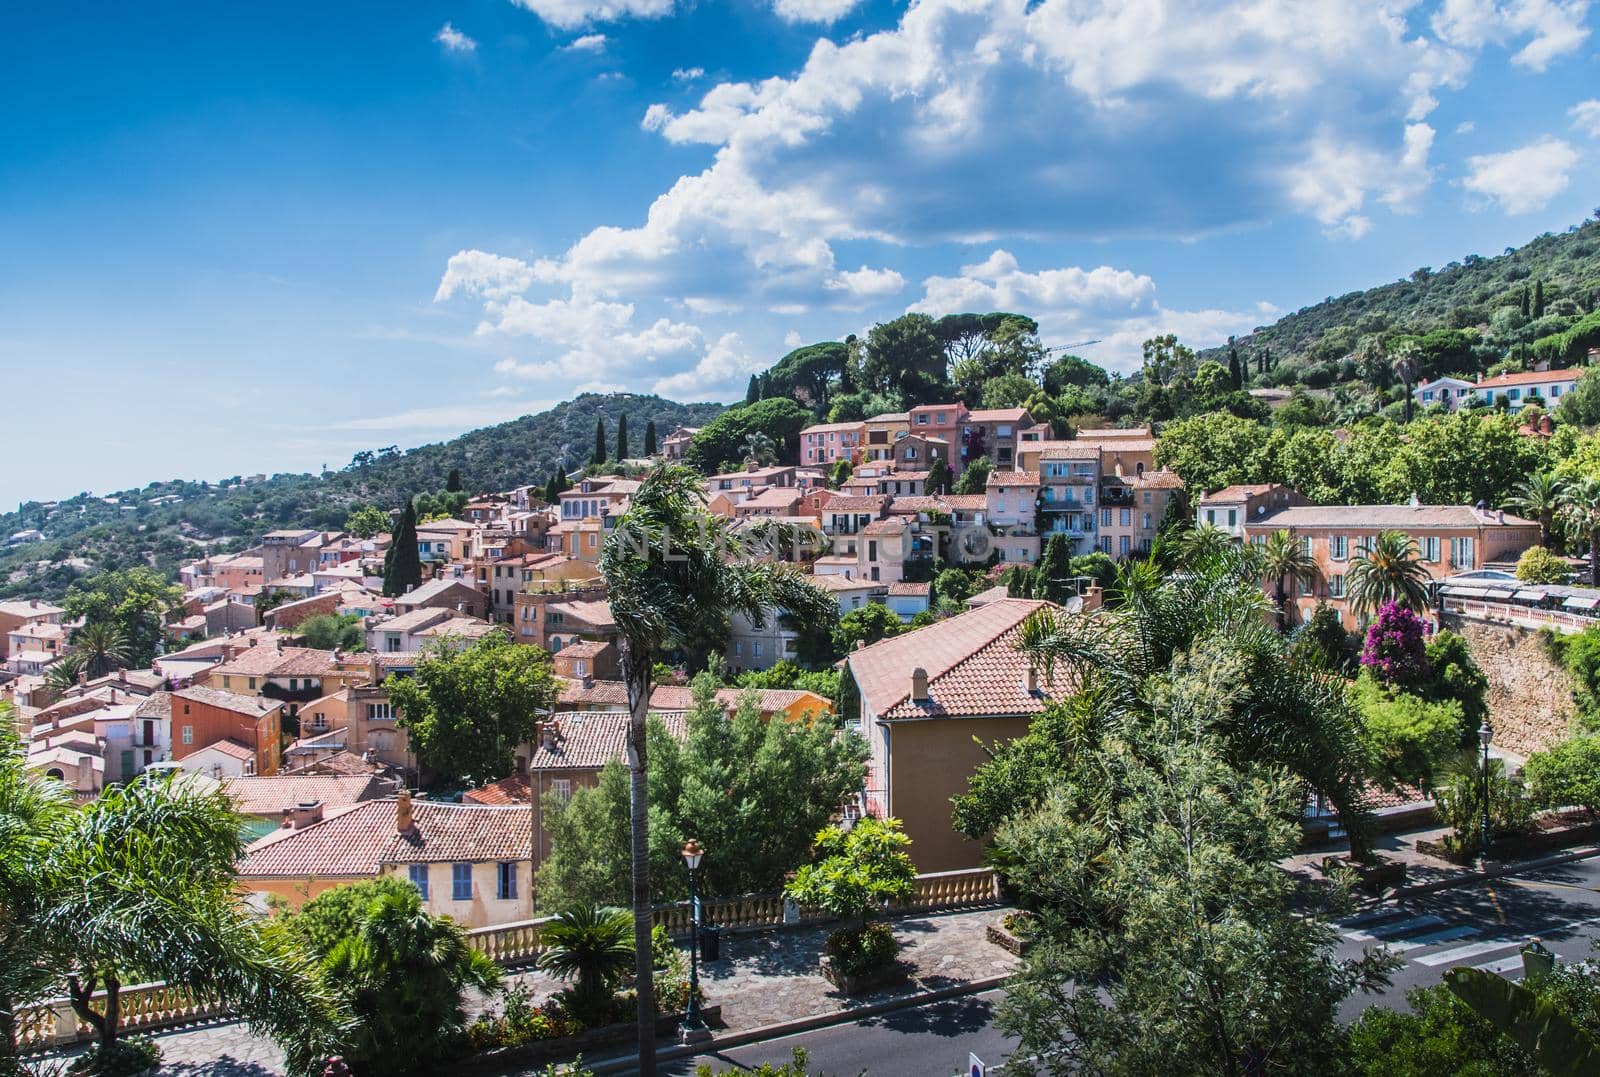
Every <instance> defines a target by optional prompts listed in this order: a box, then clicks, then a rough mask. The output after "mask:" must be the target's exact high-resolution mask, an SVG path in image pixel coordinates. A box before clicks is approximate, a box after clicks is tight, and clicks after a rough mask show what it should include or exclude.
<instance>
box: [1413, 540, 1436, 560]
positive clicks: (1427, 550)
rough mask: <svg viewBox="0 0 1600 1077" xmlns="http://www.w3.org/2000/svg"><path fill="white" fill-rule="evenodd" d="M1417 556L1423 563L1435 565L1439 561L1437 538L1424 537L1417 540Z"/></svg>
mask: <svg viewBox="0 0 1600 1077" xmlns="http://www.w3.org/2000/svg"><path fill="white" fill-rule="evenodd" d="M1417 556H1419V557H1421V558H1422V559H1423V560H1424V561H1428V562H1432V563H1434V564H1437V563H1438V561H1439V536H1438V535H1424V536H1423V537H1422V538H1420V539H1418V540H1417Z"/></svg>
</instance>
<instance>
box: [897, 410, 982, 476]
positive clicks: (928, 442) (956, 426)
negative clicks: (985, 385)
mask: <svg viewBox="0 0 1600 1077" xmlns="http://www.w3.org/2000/svg"><path fill="white" fill-rule="evenodd" d="M907 414H908V417H909V419H910V424H909V432H908V433H907V435H906V437H907V439H909V438H917V439H918V441H915V442H911V443H910V444H909V445H907V444H906V443H905V442H904V441H902V443H901V444H898V445H896V446H895V460H897V461H898V462H899V463H900V464H901V466H903V467H912V468H917V469H923V470H925V469H926V468H927V466H928V465H929V464H930V463H931V462H932V460H933V454H934V453H937V454H939V455H941V456H943V457H944V462H945V463H946V464H947V465H949V467H950V470H951V474H952V475H954V474H956V473H957V472H958V471H959V470H960V467H961V461H960V460H959V459H958V458H957V457H958V455H959V454H956V453H954V452H953V451H952V447H953V446H955V445H957V444H959V443H960V441H961V428H962V427H963V426H964V425H965V424H966V422H967V418H968V415H969V412H968V411H967V406H966V405H965V404H963V403H961V402H960V401H956V402H955V403H951V404H921V405H918V406H917V407H914V408H912V409H911V410H910V412H908V413H907ZM907 448H913V449H915V451H916V453H917V455H916V456H915V457H911V458H908V457H906V456H905V450H906V449H907Z"/></svg>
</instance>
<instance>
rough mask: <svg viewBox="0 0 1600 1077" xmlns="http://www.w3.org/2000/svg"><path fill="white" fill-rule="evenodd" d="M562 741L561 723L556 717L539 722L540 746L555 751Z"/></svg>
mask: <svg viewBox="0 0 1600 1077" xmlns="http://www.w3.org/2000/svg"><path fill="white" fill-rule="evenodd" d="M560 741H561V723H560V722H559V721H557V720H556V719H554V718H551V719H549V720H548V721H545V722H541V723H540V724H539V746H540V747H541V748H543V749H545V750H546V751H549V752H553V751H555V750H556V745H557V744H558V743H560Z"/></svg>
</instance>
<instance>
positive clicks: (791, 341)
mask: <svg viewBox="0 0 1600 1077" xmlns="http://www.w3.org/2000/svg"><path fill="white" fill-rule="evenodd" d="M800 340H801V337H800V331H799V330H798V329H791V330H789V331H788V332H787V333H785V334H783V346H784V347H785V348H789V349H791V350H792V349H794V348H798V347H799V346H800Z"/></svg>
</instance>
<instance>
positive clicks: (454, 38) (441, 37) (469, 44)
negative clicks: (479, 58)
mask: <svg viewBox="0 0 1600 1077" xmlns="http://www.w3.org/2000/svg"><path fill="white" fill-rule="evenodd" d="M433 39H434V40H435V41H437V42H438V43H439V44H441V45H443V46H444V48H445V51H446V52H472V51H473V50H475V49H476V48H477V47H478V43H477V42H476V41H474V40H472V38H470V37H468V36H467V35H466V34H463V33H462V32H461V31H460V30H457V29H456V28H455V27H454V26H451V25H450V24H449V23H445V24H444V25H443V26H442V27H440V28H439V32H438V33H437V34H434V35H433Z"/></svg>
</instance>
